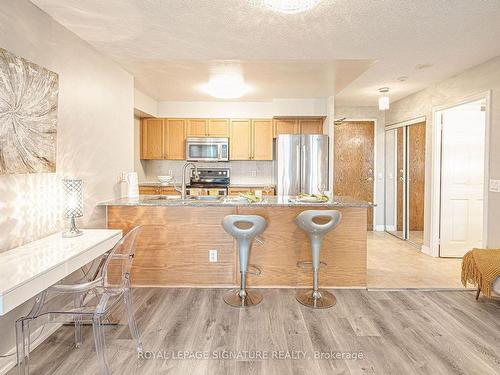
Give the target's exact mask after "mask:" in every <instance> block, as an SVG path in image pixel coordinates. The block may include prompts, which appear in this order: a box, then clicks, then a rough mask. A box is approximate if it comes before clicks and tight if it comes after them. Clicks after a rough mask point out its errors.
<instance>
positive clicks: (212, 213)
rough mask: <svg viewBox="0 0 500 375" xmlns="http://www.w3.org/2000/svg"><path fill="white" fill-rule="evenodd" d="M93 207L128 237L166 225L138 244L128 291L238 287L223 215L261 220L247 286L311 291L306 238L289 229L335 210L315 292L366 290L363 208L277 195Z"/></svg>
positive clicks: (343, 200)
mask: <svg viewBox="0 0 500 375" xmlns="http://www.w3.org/2000/svg"><path fill="white" fill-rule="evenodd" d="M99 205H101V206H105V208H106V210H107V227H108V228H109V229H122V230H123V231H124V233H126V232H127V231H129V230H130V229H131V228H133V227H134V226H137V225H147V224H150V225H151V224H152V225H162V226H164V227H163V228H164V229H162V230H159V231H158V233H157V235H155V236H154V238H142V239H141V241H140V242H139V243H138V246H137V251H136V257H135V260H134V266H133V269H132V276H131V279H132V284H133V285H134V286H163V287H174V286H176V287H179V286H186V287H235V286H237V285H238V283H239V272H238V257H237V252H236V250H235V249H236V248H235V242H234V241H233V238H232V237H231V236H230V235H228V234H227V233H226V232H225V231H224V229H223V228H222V225H221V222H222V219H223V218H224V217H225V216H226V215H231V214H243V215H245V214H253V215H261V216H263V217H264V218H265V219H266V220H267V222H268V227H267V229H266V231H265V232H264V233H263V234H262V235H261V236H260V237H259V239H260V240H261V241H255V242H254V244H253V247H252V250H251V253H250V260H249V263H250V264H251V265H255V266H256V267H258V268H259V269H260V271H261V274H260V275H249V277H248V285H249V287H309V286H310V285H311V275H312V271H311V269H310V265H307V264H306V265H302V266H300V265H298V262H303V261H305V262H307V261H310V259H311V255H310V247H309V239H308V237H307V235H306V234H305V233H304V232H303V231H302V230H300V229H299V228H298V226H297V225H296V224H295V222H294V220H295V217H296V216H297V215H298V214H299V213H300V212H302V211H304V210H308V209H335V210H339V211H341V212H342V216H343V217H342V221H341V223H340V224H339V225H338V226H337V228H335V230H333V231H331V232H330V233H329V234H328V235H327V236H326V237H325V240H324V242H323V247H322V253H321V260H322V262H324V263H325V264H324V265H322V266H321V269H320V283H321V286H322V287H365V286H366V232H367V229H366V216H367V210H368V208H371V207H372V204H370V203H368V202H363V201H357V200H354V199H351V198H348V197H334V199H333V200H332V201H331V202H325V203H319V204H311V203H298V202H296V201H294V200H291V199H289V198H288V197H275V196H272V197H266V198H265V199H264V201H263V202H260V203H247V202H246V201H244V202H241V201H238V202H234V201H231V202H228V201H224V200H216V201H205V200H195V199H192V200H191V199H189V200H181V199H175V198H173V197H172V198H165V197H163V198H162V199H160V198H159V197H158V196H141V197H139V198H138V199H127V198H122V199H116V200H110V201H105V202H102V203H99ZM209 250H217V261H216V262H209Z"/></svg>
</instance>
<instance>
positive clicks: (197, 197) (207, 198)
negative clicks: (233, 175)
mask: <svg viewBox="0 0 500 375" xmlns="http://www.w3.org/2000/svg"><path fill="white" fill-rule="evenodd" d="M221 199H222V197H219V196H217V195H193V196H189V197H188V200H196V201H210V202H216V201H220V200H221Z"/></svg>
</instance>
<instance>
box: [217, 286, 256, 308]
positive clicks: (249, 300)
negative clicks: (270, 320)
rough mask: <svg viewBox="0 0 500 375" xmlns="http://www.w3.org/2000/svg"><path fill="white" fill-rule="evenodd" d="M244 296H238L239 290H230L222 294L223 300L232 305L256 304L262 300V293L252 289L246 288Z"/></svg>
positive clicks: (247, 305)
mask: <svg viewBox="0 0 500 375" xmlns="http://www.w3.org/2000/svg"><path fill="white" fill-rule="evenodd" d="M246 294H247V295H246V297H244V298H241V297H240V290H239V289H236V290H231V291H229V292H227V293H226V294H225V295H224V302H226V303H227V304H228V305H229V306H232V307H252V306H257V305H258V304H259V303H260V302H261V301H262V294H261V293H260V292H257V291H254V290H248V289H247V290H246Z"/></svg>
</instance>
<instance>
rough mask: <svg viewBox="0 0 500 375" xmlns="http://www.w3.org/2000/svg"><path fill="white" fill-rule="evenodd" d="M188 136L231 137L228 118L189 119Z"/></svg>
mask: <svg viewBox="0 0 500 375" xmlns="http://www.w3.org/2000/svg"><path fill="white" fill-rule="evenodd" d="M186 121H187V126H186V136H187V137H229V120H228V119H189V120H186Z"/></svg>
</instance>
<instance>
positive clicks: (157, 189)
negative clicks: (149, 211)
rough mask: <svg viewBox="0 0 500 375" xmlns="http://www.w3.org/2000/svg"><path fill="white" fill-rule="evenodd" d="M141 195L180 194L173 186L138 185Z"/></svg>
mask: <svg viewBox="0 0 500 375" xmlns="http://www.w3.org/2000/svg"><path fill="white" fill-rule="evenodd" d="M139 194H141V195H180V193H179V192H178V191H177V190H175V189H174V188H173V186H139Z"/></svg>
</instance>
